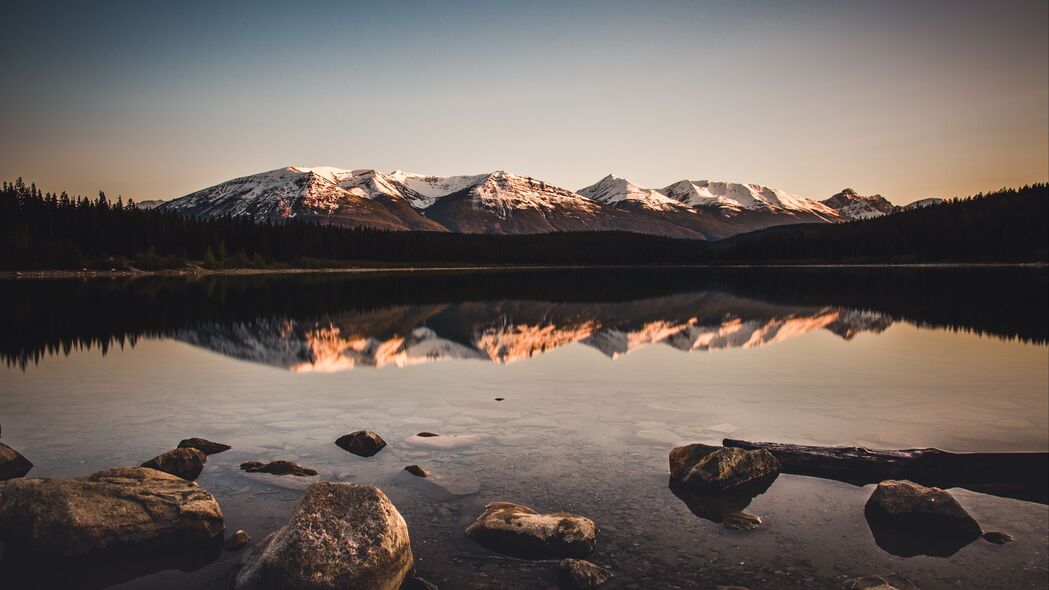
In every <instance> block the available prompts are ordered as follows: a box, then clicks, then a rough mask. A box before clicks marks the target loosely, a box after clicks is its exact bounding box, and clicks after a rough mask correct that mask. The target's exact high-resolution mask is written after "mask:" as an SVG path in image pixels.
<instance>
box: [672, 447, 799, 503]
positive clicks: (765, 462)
mask: <svg viewBox="0 0 1049 590" xmlns="http://www.w3.org/2000/svg"><path fill="white" fill-rule="evenodd" d="M779 472H780V463H779V460H778V459H776V457H775V456H773V455H772V453H770V452H768V451H766V450H765V449H759V450H756V451H747V450H744V449H738V448H734V447H713V446H710V445H703V444H693V445H685V446H682V447H676V448H674V449H673V450H671V451H670V477H671V479H672V480H674V481H675V482H676V483H678V484H680V485H683V486H685V487H687V488H689V489H692V490H695V491H700V492H715V491H724V490H730V489H733V488H739V487H742V486H745V485H758V484H759V483H760V482H763V481H768V482H771V480H774V479H775V478H776V477H777V476H778V475H779ZM766 487H767V486H766Z"/></svg>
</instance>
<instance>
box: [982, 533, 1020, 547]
mask: <svg viewBox="0 0 1049 590" xmlns="http://www.w3.org/2000/svg"><path fill="white" fill-rule="evenodd" d="M983 540H984V541H987V542H988V543H994V544H995V545H1005V544H1006V543H1012V542H1013V541H1015V540H1016V538H1015V537H1013V536H1012V535H1010V534H1009V533H1003V532H999V531H993V532H990V533H984V534H983Z"/></svg>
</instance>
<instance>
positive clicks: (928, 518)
mask: <svg viewBox="0 0 1049 590" xmlns="http://www.w3.org/2000/svg"><path fill="white" fill-rule="evenodd" d="M864 513H865V515H866V517H867V523H868V525H870V527H871V532H872V533H873V534H874V541H875V542H876V543H877V544H878V546H879V547H881V548H882V549H885V550H886V551H888V552H889V553H892V554H894V555H898V556H901V557H912V556H915V555H933V556H938V557H948V556H950V555H953V554H954V553H955V552H957V551H958V549H960V548H962V547H964V546H965V545H968V544H969V543H971V542H972V541H975V540H976V539H977V538H979V537H980V535H981V534H982V533H983V531H982V530H981V529H980V525H979V523H977V522H976V520H975V519H974V518H973V517H972V516H970V515H969V513H968V512H966V510H965V508H963V507H962V506H961V504H959V503H958V501H957V500H955V499H954V497H953V496H951V495H950V494H949V493H948V492H946V491H944V490H941V489H940V488H932V487H926V486H922V485H919V484H916V483H914V482H910V481H906V480H888V481H883V482H881V483H880V484H878V486H877V487H876V488H875V489H874V492H873V493H872V494H871V497H870V498H869V499H868V500H867V504H866V505H865V507H864Z"/></svg>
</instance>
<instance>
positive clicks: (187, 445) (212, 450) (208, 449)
mask: <svg viewBox="0 0 1049 590" xmlns="http://www.w3.org/2000/svg"><path fill="white" fill-rule="evenodd" d="M178 448H180V449H197V450H198V451H200V452H202V453H204V454H205V455H217V454H218V453H221V452H224V451H228V450H230V449H231V448H232V447H230V446H229V445H224V444H222V443H217V442H211V441H210V440H208V439H206V438H187V439H183V440H181V441H179V443H178Z"/></svg>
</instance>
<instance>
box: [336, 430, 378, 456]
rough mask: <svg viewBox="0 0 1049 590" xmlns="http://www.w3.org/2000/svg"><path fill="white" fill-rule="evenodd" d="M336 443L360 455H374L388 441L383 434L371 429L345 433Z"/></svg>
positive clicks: (341, 447) (343, 448)
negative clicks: (380, 434) (383, 437)
mask: <svg viewBox="0 0 1049 590" xmlns="http://www.w3.org/2000/svg"><path fill="white" fill-rule="evenodd" d="M335 444H336V445H338V447H339V448H340V449H342V450H344V451H349V452H351V453H353V454H354V455H357V456H359V457H372V456H374V455H375V454H376V453H378V452H379V451H381V450H383V448H384V447H385V446H386V441H384V440H383V439H382V437H381V436H379V435H378V434H375V433H374V432H372V431H370V430H358V431H357V432H351V433H349V434H344V435H342V436H340V437H339V438H338V440H336V441H335Z"/></svg>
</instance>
